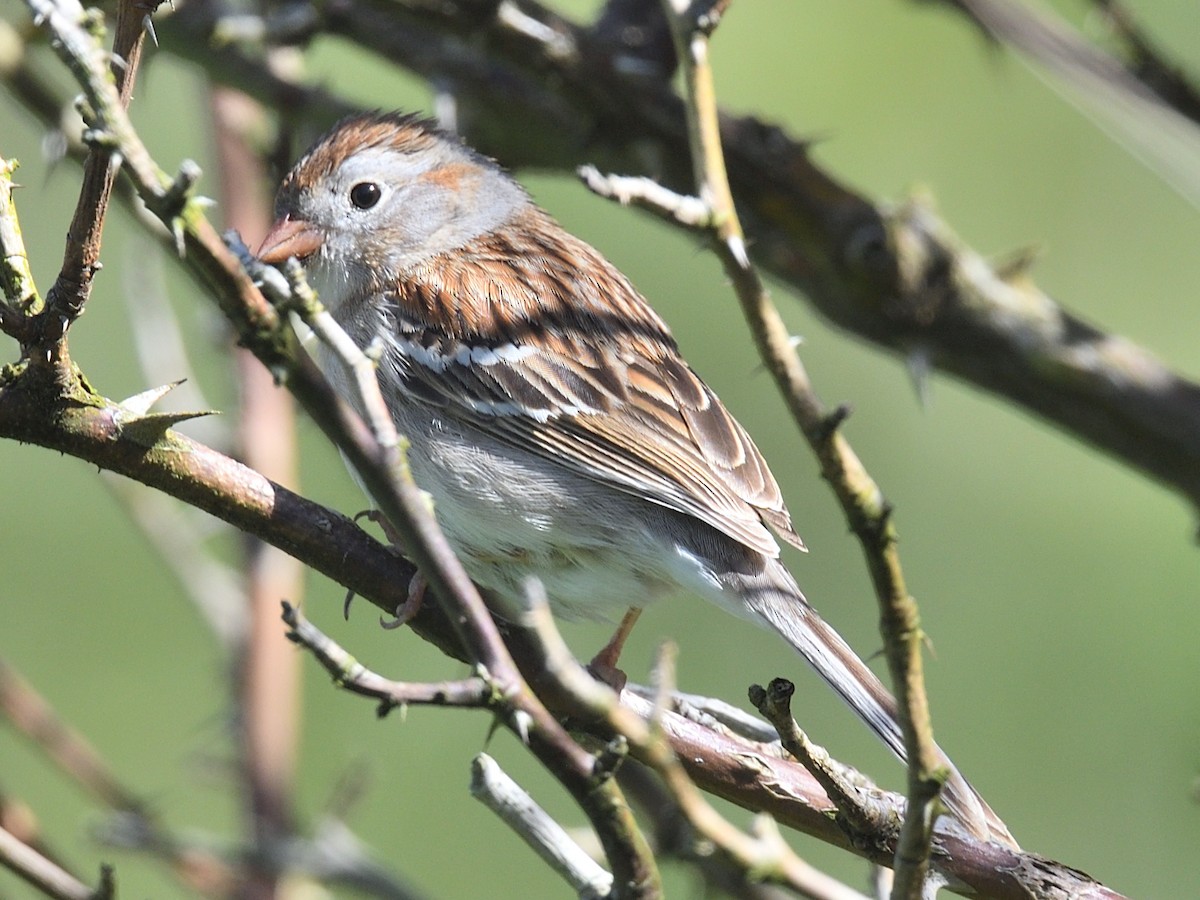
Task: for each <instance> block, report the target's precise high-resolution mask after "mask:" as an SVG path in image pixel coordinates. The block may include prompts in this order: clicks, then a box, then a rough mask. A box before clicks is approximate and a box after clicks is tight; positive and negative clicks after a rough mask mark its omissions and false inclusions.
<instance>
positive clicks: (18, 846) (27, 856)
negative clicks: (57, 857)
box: [0, 828, 115, 900]
mask: <svg viewBox="0 0 1200 900" xmlns="http://www.w3.org/2000/svg"><path fill="white" fill-rule="evenodd" d="M0 865H2V866H4V867H5V868H7V869H9V870H10V871H12V872H14V873H15V874H17V875H19V876H20V877H21V878H22V879H24V880H25V881H26V882H28V883H29V884H30V885H32V886H33V887H34V888H36V889H37V890H39V891H41V892H42V893H43V894H45V895H46V896H47V897H54V898H56V900H106V898H112V897H114V896H115V894H114V887H115V885H114V881H113V875H112V870H111V869H110V868H108V867H107V866H105V867H103V868H102V869H101V874H100V887H99V888H95V889H93V888H90V887H88V886H87V885H86V884H84V883H83V882H82V881H80V880H79V879H78V878H76V877H75V876H74V875H72V874H71V873H70V872H68V871H67V870H66V869H64V868H63V867H62V866H60V865H58V864H57V863H55V862H52V861H51V860H49V859H47V858H46V857H44V856H42V855H41V854H40V853H38V852H37V851H36V850H34V849H33V848H31V847H29V846H27V845H25V844H23V843H21V841H19V840H17V838H16V837H14V836H13V835H12V834H11V833H10V832H8V831H6V830H5V829H3V828H0Z"/></svg>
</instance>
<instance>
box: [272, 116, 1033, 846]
mask: <svg viewBox="0 0 1200 900" xmlns="http://www.w3.org/2000/svg"><path fill="white" fill-rule="evenodd" d="M275 213H276V220H275V223H274V225H273V226H272V227H271V229H270V231H269V232H268V234H267V235H266V237H265V238H264V239H263V241H262V244H261V246H260V247H259V249H258V252H257V256H258V257H259V259H260V260H261V261H262V262H265V263H267V264H274V265H278V264H281V263H283V262H284V261H286V260H287V259H289V258H293V257H294V258H296V259H297V260H299V261H300V262H301V263H303V265H304V267H305V270H306V272H307V277H308V280H309V283H310V285H311V286H312V287H313V288H314V289H315V290H316V292H317V295H318V297H319V299H320V301H321V302H322V303H323V304H324V306H325V307H326V308H327V309H328V310H329V311H330V312H331V314H332V315H333V317H334V318H335V319H336V320H337V322H338V323H339V324H340V325H341V326H342V328H343V329H344V330H345V331H346V332H347V334H348V335H349V336H350V337H351V338H352V339H353V340H354V341H355V342H356V343H357V344H358V345H359V346H360V347H363V348H367V347H370V346H376V347H381V348H382V352H380V353H379V360H378V377H379V380H380V386H381V391H382V393H383V396H384V399H385V401H386V403H387V406H388V410H389V412H390V414H391V416H392V417H393V419H394V421H395V425H396V428H397V430H398V431H399V433H400V434H402V435H404V436H405V437H406V438H407V440H408V461H409V465H410V468H411V471H412V474H413V478H414V480H415V481H416V483H417V484H418V485H419V486H420V487H421V488H422V490H424V491H425V492H426V493H427V494H428V495H429V497H430V499H431V501H432V506H433V510H434V513H435V516H436V518H437V520H438V523H439V525H440V526H441V528H442V530H443V531H444V533H445V535H446V538H447V539H448V541H449V542H450V544H451V546H452V547H453V548H454V550H455V552H456V553H457V555H458V556H459V559H460V560H461V562H462V565H463V567H464V568H465V570H466V572H467V573H468V574H469V575H470V576H471V578H472V580H473V581H475V583H476V584H477V585H478V586H479V587H480V588H481V589H482V590H483V592H484V593H485V595H486V596H487V597H488V600H489V603H490V604H491V605H492V606H493V609H494V610H495V611H496V612H497V613H498V614H499V615H501V616H504V615H506V614H507V615H513V614H514V613H515V612H516V611H519V610H520V609H521V608H522V605H523V604H524V603H525V596H526V594H525V592H526V590H527V587H526V584H527V579H528V578H530V577H536V578H537V579H538V580H540V582H541V584H542V586H543V588H544V592H545V594H546V596H547V597H548V598H549V601H550V604H551V608H552V610H553V611H554V613H555V614H556V615H558V616H559V617H561V618H564V619H567V620H570V619H609V620H615V619H617V618H618V617H619V616H620V615H621V614H622V612H625V611H627V610H629V612H626V614H625V618H624V619H623V620H622V628H621V629H620V630H618V635H617V636H616V637H614V640H613V642H612V643H611V644H610V646H609V648H606V649H607V650H608V651H609V657H611V660H610V661H615V657H616V654H617V653H619V650H620V644H621V642H622V641H623V639H624V634H626V633H627V632H628V628H630V627H632V622H633V620H636V615H637V613H636V610H639V609H640V608H642V607H644V606H645V605H647V604H648V603H651V602H654V601H655V600H657V599H660V598H665V597H668V596H671V595H677V594H692V595H698V596H700V597H702V598H705V599H707V600H709V601H712V602H713V603H715V604H716V605H717V606H719V607H722V608H724V609H725V610H727V611H729V612H731V613H733V614H734V615H737V616H739V617H742V618H746V619H750V620H752V621H754V622H756V623H758V624H760V625H764V626H766V627H768V628H770V629H772V630H774V631H775V632H777V633H778V634H779V635H781V636H782V637H783V639H784V640H785V641H786V642H787V643H789V644H790V645H791V646H792V647H794V648H795V649H796V650H797V651H799V653H800V655H801V656H802V657H803V658H804V659H805V660H807V662H808V663H809V664H810V665H811V666H812V667H813V668H814V669H815V670H816V671H817V673H818V674H819V675H820V676H821V677H822V678H823V679H824V680H825V681H826V682H827V683H828V684H829V686H830V687H831V688H832V689H833V690H834V691H835V692H836V693H837V694H838V695H839V696H840V697H841V698H842V699H843V700H844V701H845V702H846V703H847V704H848V705H849V706H850V708H851V709H852V710H853V711H854V712H855V713H857V715H858V716H859V717H860V718H861V719H862V720H863V721H864V722H865V723H866V724H867V726H869V727H870V729H871V730H872V731H874V732H875V733H876V734H877V735H878V736H879V738H880V739H881V740H882V741H883V742H884V743H885V744H886V745H887V746H888V747H889V748H890V749H891V750H892V751H893V752H895V753H896V755H898V756H899V757H900V758H901V759H903V758H904V743H903V738H902V735H901V731H900V727H899V724H898V714H897V710H896V704H895V701H894V699H893V698H892V696H891V695H890V694H889V692H888V691H887V689H886V688H885V687H884V686H883V684H882V683H881V682H880V681H879V679H878V678H877V677H876V676H875V674H874V673H873V672H872V671H871V670H870V668H868V667H867V666H866V665H865V664H864V663H863V662H862V661H861V660H860V659H859V657H858V656H857V655H856V654H855V653H854V651H853V650H852V649H851V648H850V647H849V645H848V644H847V643H846V642H845V641H844V640H843V639H842V638H841V637H840V636H839V635H838V633H837V632H836V631H835V630H834V629H833V628H832V627H831V626H830V625H828V624H827V623H826V622H825V621H824V620H823V619H822V618H821V617H820V616H819V615H818V614H817V612H816V610H815V609H814V608H813V606H812V605H811V604H810V603H809V602H808V601H807V600H806V599H805V596H804V594H803V593H802V592H801V590H800V588H799V587H798V586H797V583H796V581H795V579H794V578H793V577H792V575H791V573H790V572H789V571H788V569H787V567H786V566H785V565H784V563H783V562H782V561H781V558H780V541H782V542H783V543H786V544H790V545H792V546H793V547H796V548H799V549H804V543H803V541H802V540H801V539H800V537H799V535H798V534H797V532H796V530H795V528H794V527H793V524H792V518H791V515H790V513H789V511H788V509H787V507H786V506H785V504H784V499H783V496H782V493H781V491H780V488H779V485H778V483H777V482H776V480H775V478H774V476H773V475H772V474H771V471H770V469H769V468H768V466H767V462H766V460H765V459H764V458H763V455H762V454H761V453H760V452H759V450H758V448H757V447H756V446H755V444H754V442H753V440H752V439H751V437H750V435H749V434H748V433H747V432H746V430H745V429H744V428H743V427H742V426H741V425H740V424H739V423H738V421H737V420H736V419H735V418H734V417H733V416H732V415H731V414H730V413H729V411H728V410H727V409H726V408H725V406H724V405H723V404H722V403H721V401H720V400H719V399H718V398H717V395H716V394H715V393H714V392H713V391H712V389H711V388H710V387H709V386H708V385H707V384H706V383H705V382H704V381H703V380H701V378H700V377H699V376H698V375H697V374H696V373H695V372H694V371H693V370H692V368H691V367H690V366H689V365H688V363H687V362H686V361H685V360H684V358H683V356H682V355H681V352H680V349H679V347H678V345H677V343H676V341H675V339H674V337H673V336H672V334H671V331H670V329H669V328H668V326H667V324H666V322H665V321H664V320H663V319H662V318H661V317H660V316H659V315H658V314H657V313H656V312H655V311H654V310H653V309H652V308H651V306H650V304H649V303H648V301H647V300H646V299H645V298H644V297H643V296H642V294H641V293H639V292H638V290H637V288H635V287H634V285H633V284H632V283H631V282H630V281H629V279H628V278H626V277H625V275H623V274H622V273H621V272H620V271H619V270H618V269H617V268H616V267H615V266H614V265H613V264H612V263H610V262H609V261H608V260H607V259H606V258H605V257H604V256H602V255H601V254H600V252H599V251H597V250H596V249H595V248H593V247H592V246H591V245H589V244H587V243H586V242H584V241H583V240H581V239H579V238H578V237H575V236H574V235H572V234H570V233H569V232H568V231H567V230H565V229H564V228H563V227H562V226H561V225H559V224H558V222H556V221H555V220H554V219H553V218H552V217H551V216H550V215H549V214H548V213H547V212H545V211H544V210H543V209H541V208H540V207H539V206H538V205H537V204H535V203H534V202H533V200H532V199H531V198H530V196H529V194H528V193H527V192H526V191H525V189H524V188H523V187H522V186H521V185H520V184H519V182H517V181H516V179H515V178H513V177H512V176H511V175H510V174H509V173H508V172H507V171H505V170H504V169H503V168H502V167H501V166H500V165H499V164H498V163H496V162H495V161H494V160H492V159H490V158H488V157H486V156H484V155H482V154H481V153H479V152H477V151H476V150H474V149H472V148H471V147H469V146H468V145H467V144H465V143H464V142H462V141H461V140H459V139H458V138H457V137H456V136H454V135H452V134H449V133H446V132H443V131H441V130H439V129H438V127H437V126H436V125H435V124H434V123H432V122H430V121H428V120H426V119H423V118H421V117H420V116H418V115H413V114H405V113H398V112H373V113H364V114H359V115H355V116H352V117H349V118H346V119H343V120H342V121H340V122H338V123H337V124H336V125H334V126H333V127H332V129H331V130H330V131H328V132H327V133H326V134H325V135H323V136H322V137H320V138H319V139H318V140H317V141H316V143H315V144H314V145H313V146H312V147H311V148H310V149H309V150H308V151H307V152H306V153H305V154H304V155H303V156H302V157H301V158H300V159H299V160H298V161H297V162H296V164H295V165H294V167H293V168H292V169H291V170H290V171H289V172H288V173H287V174H286V176H285V177H284V178H283V181H282V183H281V185H280V187H279V190H278V193H277V198H276V204H275ZM328 354H329V351H322V350H319V351H318V355H319V356H325V357H326V358H325V359H324V360H322V361H321V362H322V368H323V369H324V371H325V372H326V373H327V374H328V376H329V377H330V380H331V382H332V383H333V386H334V388H335V389H336V390H337V391H338V392H339V393H340V394H341V395H342V396H343V397H344V398H345V399H346V400H347V401H348V402H350V403H351V405H356V403H357V401H356V399H355V398H356V393H355V391H354V390H353V386H352V385H351V383H350V380H349V376H348V375H347V374H346V373H345V372H344V370H343V368H342V367H341V366H339V365H336V364H334V361H333V360H332V359H331V358H329V356H328ZM360 412H361V409H360ZM602 654H603V651H602ZM939 752H940V751H939ZM941 758H942V761H943V763H944V765H945V766H946V768H947V769H948V771H949V778H948V780H947V782H946V785H945V790H944V792H943V798H944V800H945V802H946V805H947V807H948V809H949V810H950V812H951V813H952V814H953V815H955V817H956V818H958V819H959V820H960V821H962V822H963V823H964V824H965V825H966V826H967V827H968V828H969V829H971V830H974V831H975V832H979V833H982V834H983V836H985V837H986V836H991V837H993V838H998V839H1000V840H1004V841H1006V842H1012V839H1011V836H1010V835H1009V834H1008V832H1007V829H1006V828H1005V827H1004V825H1003V823H1002V822H1001V821H1000V819H999V818H998V817H997V816H996V815H995V813H993V812H992V811H991V810H990V808H989V807H988V806H987V804H986V803H985V802H984V801H983V799H982V798H981V797H980V796H979V795H978V793H977V792H976V791H975V790H974V789H973V788H972V787H971V786H970V785H969V784H968V783H967V782H966V780H965V779H964V778H963V777H962V775H961V774H960V773H959V772H958V770H957V769H956V768H955V767H954V766H953V764H952V763H951V762H950V760H949V758H948V757H946V756H945V754H944V753H942V754H941ZM981 823H982V824H981Z"/></svg>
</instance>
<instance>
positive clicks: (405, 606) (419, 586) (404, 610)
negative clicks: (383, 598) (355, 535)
mask: <svg viewBox="0 0 1200 900" xmlns="http://www.w3.org/2000/svg"><path fill="white" fill-rule="evenodd" d="M354 519H355V521H358V520H359V519H367V520H369V521H371V522H374V523H375V524H376V525H378V526H379V527H380V529H381V530H382V531H383V533H384V535H385V536H386V537H387V539H388V541H390V542H391V545H392V548H393V549H395V550H399V548H400V546H401V543H400V532H398V531H397V530H396V529H395V528H394V527H393V526H392V523H391V522H390V521H388V517H387V516H385V515H384V514H383V513H381V512H380V511H379V510H377V509H367V510H363V511H362V512H360V513H359V514H358V515H357V516H355V517H354ZM426 587H427V582H426V581H425V577H424V576H423V575H422V574H421V573H420V572H418V573H417V574H415V575H414V576H413V577H412V579H411V580H410V581H409V582H408V597H407V598H406V599H405V601H404V602H403V603H401V604H400V605H399V606H397V607H396V610H395V612H394V613H393V614H392V618H391V619H384V618H383V617H380V619H379V624H380V625H382V626H383V627H384V628H388V629H392V628H399V627H401V626H402V625H406V624H408V623H409V622H411V621H412V619H413V617H414V616H415V615H416V614H417V613H418V612H420V610H421V603H422V602H423V601H424V600H425V588H426ZM353 596H354V595H353V594H348V595H347V596H346V605H345V610H344V612H345V614H346V617H347V618H349V613H350V599H351V597H353Z"/></svg>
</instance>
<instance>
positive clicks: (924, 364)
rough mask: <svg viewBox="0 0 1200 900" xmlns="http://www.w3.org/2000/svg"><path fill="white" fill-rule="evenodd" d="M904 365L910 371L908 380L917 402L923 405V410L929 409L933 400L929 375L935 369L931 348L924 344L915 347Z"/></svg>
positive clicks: (906, 357) (905, 358)
mask: <svg viewBox="0 0 1200 900" xmlns="http://www.w3.org/2000/svg"><path fill="white" fill-rule="evenodd" d="M904 365H905V368H906V369H908V378H909V381H911V382H912V386H913V390H914V391H915V392H916V395H917V402H918V403H919V404H921V409H923V410H925V409H929V406H930V404H931V403H932V400H933V397H932V394H931V392H930V387H929V373H930V372H931V371H932V369H933V361H932V359H931V358H930V354H929V348H928V347H927V346H926V345H924V344H917V345H916V346H914V347H913V348H912V349H911V350H910V351H908V355H907V356H905V357H904Z"/></svg>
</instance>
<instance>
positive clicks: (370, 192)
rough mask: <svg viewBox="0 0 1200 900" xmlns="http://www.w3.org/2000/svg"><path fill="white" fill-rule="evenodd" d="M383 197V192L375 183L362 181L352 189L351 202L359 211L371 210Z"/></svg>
mask: <svg viewBox="0 0 1200 900" xmlns="http://www.w3.org/2000/svg"><path fill="white" fill-rule="evenodd" d="M382 196H383V191H381V190H380V189H379V185H377V184H376V183H375V182H373V181H360V182H359V183H358V184H356V185H355V186H354V187H352V188H350V202H351V203H353V204H354V205H355V206H357V207H358V208H359V209H370V208H371V207H372V206H374V205H375V204H376V203H378V202H379V198H380V197H382Z"/></svg>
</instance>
